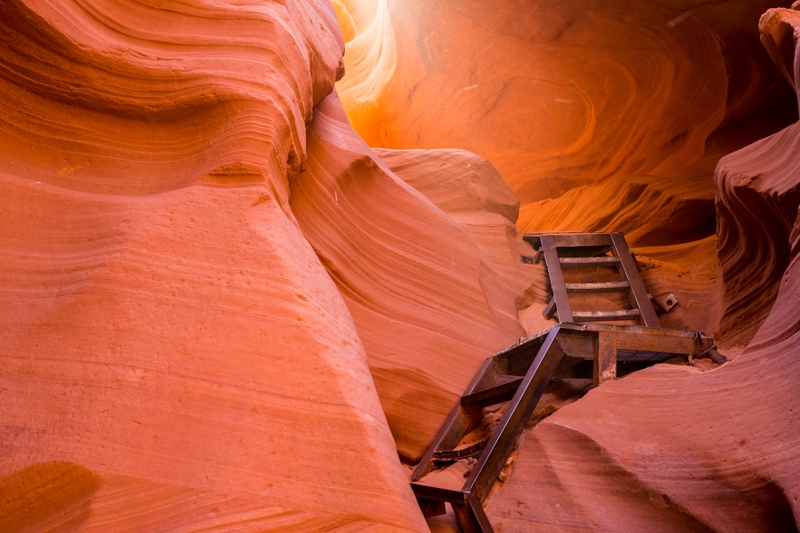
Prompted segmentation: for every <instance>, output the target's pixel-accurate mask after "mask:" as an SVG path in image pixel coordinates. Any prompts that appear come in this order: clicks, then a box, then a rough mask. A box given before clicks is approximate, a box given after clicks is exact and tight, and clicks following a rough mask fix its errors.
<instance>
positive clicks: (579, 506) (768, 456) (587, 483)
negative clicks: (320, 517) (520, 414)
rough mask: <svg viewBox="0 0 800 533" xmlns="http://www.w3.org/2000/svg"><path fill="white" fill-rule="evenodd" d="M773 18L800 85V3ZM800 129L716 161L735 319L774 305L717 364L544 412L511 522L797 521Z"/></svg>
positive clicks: (493, 511) (507, 505)
mask: <svg viewBox="0 0 800 533" xmlns="http://www.w3.org/2000/svg"><path fill="white" fill-rule="evenodd" d="M798 7H800V5H798V4H795V9H797V8H798ZM761 28H762V32H763V34H764V39H765V40H767V42H770V41H773V40H774V41H773V42H780V43H781V45H780V46H779V47H775V48H779V49H780V50H781V59H782V60H784V61H786V63H787V64H793V65H795V67H794V75H793V76H794V77H793V85H794V86H797V82H798V80H799V79H800V77H799V76H800V72H798V67H797V65H798V62H797V59H796V58H798V57H800V47H798V43H797V38H796V37H794V36H796V35H798V34H799V33H800V31H798V30H800V17H798V11H793V10H771V11H769V12H768V13H767V14H766V15H765V16H764V18H763V19H762V23H761ZM787 36H792V37H791V39H790V41H789V44H790V45H791V47H787V42H786V41H785V38H786V37H787ZM787 48H788V49H789V50H790V51H791V57H786V56H785V55H783V54H785V53H786V50H787ZM798 143H800V132H798V130H797V126H796V125H795V126H791V127H789V128H787V129H785V130H783V131H782V132H780V133H778V134H776V135H773V136H771V137H768V138H766V139H764V140H762V141H759V142H757V143H755V144H753V145H751V146H748V147H747V148H745V149H743V150H740V151H738V152H735V153H733V154H730V155H729V156H727V157H725V158H723V159H722V161H721V162H720V164H719V166H718V168H717V173H716V179H717V192H718V197H717V208H718V212H719V214H720V226H719V253H720V256H719V261H720V270H721V283H722V286H723V287H724V289H725V291H726V299H725V304H726V306H727V307H726V309H725V315H724V321H723V324H727V325H728V327H732V328H738V331H739V332H740V335H742V336H746V335H747V331H748V330H750V329H752V328H754V327H757V326H758V325H759V324H760V322H761V320H762V317H763V316H764V315H766V320H765V321H764V322H763V325H761V326H760V328H759V329H758V332H757V333H756V334H755V337H754V338H753V339H752V341H751V342H750V343H749V345H748V347H747V348H746V349H745V350H744V352H743V353H742V354H741V355H740V356H739V357H737V358H736V359H735V360H734V361H732V362H730V363H728V364H726V365H724V366H722V367H720V368H717V369H714V370H712V371H709V372H705V373H703V372H701V371H699V370H697V369H694V368H688V367H674V366H666V365H663V366H657V367H654V368H652V369H649V370H645V371H642V372H639V373H636V374H634V375H631V376H629V377H626V378H624V379H622V380H619V381H616V382H607V383H605V384H603V386H601V387H599V388H598V389H595V390H594V391H592V392H590V393H589V394H588V395H587V396H586V397H585V398H584V399H583V400H581V401H579V402H576V403H574V404H572V405H569V406H567V407H564V408H563V409H561V410H560V411H559V412H558V413H556V414H555V415H553V416H552V417H550V418H549V419H547V420H546V421H544V422H542V423H541V424H539V425H538V426H537V427H536V428H535V429H533V430H532V431H530V432H528V433H527V435H526V436H525V440H524V441H523V443H522V444H521V446H520V449H519V456H518V460H517V462H516V463H515V467H514V471H513V473H512V474H511V476H510V477H509V481H508V482H506V483H505V484H504V485H502V486H501V487H499V488H498V489H497V490H496V491H495V492H494V493H493V495H492V497H491V499H490V503H489V506H488V513H489V516H490V517H491V518H492V520H493V521H494V523H496V524H498V526H499V528H502V530H503V531H507V532H511V531H531V530H537V531H562V530H570V529H576V530H577V529H580V530H586V529H589V530H603V531H608V530H613V531H622V530H637V531H638V530H651V529H658V530H659V531H797V524H798V523H800V505H798V501H799V499H800V482H799V480H800V460H798V454H797V450H798V448H797V446H798V444H797V443H798V442H800V402H799V401H798V399H797V395H796V391H797V390H798V388H800V360H799V359H798V357H797V354H798V353H800V321H798V313H797V309H796V307H797V301H798V297H799V296H800V292H798V291H799V290H800V289H799V288H800V217H798V214H799V212H798V210H799V209H800V198H798V196H797V193H796V191H797V189H798V186H800V178H798V162H797V154H798V153H799V152H798V149H797V148H798ZM784 265H786V267H784ZM773 291H774V292H773ZM770 292H773V294H774V293H777V299H775V300H774V305H772V301H771V299H770V298H769V293H770ZM745 308H746V309H745ZM770 308H771V309H770ZM767 313H768V314H767Z"/></svg>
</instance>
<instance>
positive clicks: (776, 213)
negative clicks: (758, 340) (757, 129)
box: [715, 9, 800, 343]
mask: <svg viewBox="0 0 800 533" xmlns="http://www.w3.org/2000/svg"><path fill="white" fill-rule="evenodd" d="M760 26H761V30H762V41H763V42H764V45H765V47H766V48H767V50H768V51H769V52H770V55H771V56H772V57H773V58H774V59H775V63H776V64H777V65H778V67H779V68H780V70H781V71H782V72H783V73H784V74H785V75H786V76H787V78H788V79H789V81H790V83H791V84H792V87H795V88H796V87H797V80H798V76H800V74H798V72H797V69H798V66H797V59H796V57H800V54H797V55H795V49H796V46H797V41H798V38H797V30H796V28H797V27H800V15H798V13H797V12H796V11H793V10H785V9H784V10H770V11H769V12H767V13H766V14H765V15H764V17H763V18H762V19H761V24H760ZM790 73H791V74H790ZM798 143H800V124H793V125H792V126H789V127H788V128H786V129H784V130H782V131H780V132H778V133H776V134H775V135H773V136H771V137H769V138H766V139H763V140H761V141H759V142H757V143H754V144H752V145H750V146H748V147H746V148H744V149H742V150H740V151H738V152H735V153H733V154H730V155H729V156H726V157H724V158H723V159H722V160H721V161H720V163H719V166H718V167H717V172H716V174H715V183H716V188H717V202H716V203H717V219H718V220H719V231H718V236H719V240H718V242H717V248H718V254H719V258H720V272H721V275H722V281H723V291H724V294H723V296H722V300H723V304H724V306H725V314H724V316H723V319H722V323H721V325H720V334H721V335H724V336H725V337H727V338H729V339H731V340H737V341H739V342H741V343H746V342H747V341H749V340H750V339H751V338H752V336H753V335H754V334H755V332H756V331H758V328H759V326H760V325H761V323H762V322H763V321H764V319H765V318H766V316H767V314H768V313H769V311H770V308H771V306H772V303H773V302H774V300H775V296H776V294H777V292H778V286H779V284H780V281H781V277H782V276H783V273H784V271H785V270H786V267H787V266H788V264H789V255H790V253H789V248H790V246H789V233H790V231H791V229H792V225H793V224H794V222H795V219H796V218H797V206H798V204H800V190H799V189H798V180H797V175H798V173H800V151H799V150H798Z"/></svg>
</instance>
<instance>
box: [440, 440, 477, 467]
mask: <svg viewBox="0 0 800 533" xmlns="http://www.w3.org/2000/svg"><path fill="white" fill-rule="evenodd" d="M488 442H489V439H484V440H482V441H480V442H476V443H475V444H471V445H470V446H466V447H464V448H461V449H460V450H443V451H440V452H433V460H434V461H448V462H452V461H458V460H459V459H464V458H465V457H472V456H474V455H477V454H478V453H479V452H480V451H482V450H483V449H484V448H486V444H487V443H488Z"/></svg>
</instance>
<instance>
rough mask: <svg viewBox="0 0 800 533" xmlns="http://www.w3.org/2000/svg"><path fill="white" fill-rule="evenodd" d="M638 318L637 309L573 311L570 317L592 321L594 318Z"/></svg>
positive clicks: (575, 319) (581, 320)
mask: <svg viewBox="0 0 800 533" xmlns="http://www.w3.org/2000/svg"><path fill="white" fill-rule="evenodd" d="M636 318H639V310H638V309H623V310H621V311H573V312H572V319H573V320H574V321H575V322H594V321H596V320H632V319H636Z"/></svg>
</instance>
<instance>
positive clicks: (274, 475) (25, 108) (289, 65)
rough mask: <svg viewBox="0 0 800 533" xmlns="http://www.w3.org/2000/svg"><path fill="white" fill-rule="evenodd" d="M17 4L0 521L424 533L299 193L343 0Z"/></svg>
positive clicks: (10, 35) (2, 180) (1, 125)
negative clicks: (296, 211)
mask: <svg viewBox="0 0 800 533" xmlns="http://www.w3.org/2000/svg"><path fill="white" fill-rule="evenodd" d="M0 13H2V16H0V35H2V37H0V204H2V207H1V208H0V257H2V258H3V259H2V261H0V369H2V370H0V405H2V409H0V435H1V437H0V488H1V489H2V490H0V530H3V531H17V530H23V531H24V530H29V531H40V530H44V529H49V528H71V529H78V530H83V531H179V530H189V529H191V530H199V529H211V530H225V531H234V530H235V531H265V530H271V531H272V530H284V531H286V530H292V531H296V530H305V531H319V530H328V529H333V528H337V527H351V528H370V527H373V528H378V529H380V530H381V531H383V530H395V531H422V530H424V529H425V523H424V521H423V520H422V516H421V514H420V512H419V509H418V508H417V506H416V503H415V501H414V498H413V496H412V494H411V491H410V488H409V487H408V484H407V482H406V477H405V472H404V471H403V469H402V466H401V465H400V463H399V461H398V458H397V452H396V449H395V444H394V441H393V439H392V435H391V433H390V429H389V426H388V425H387V422H386V418H385V416H384V414H383V411H382V409H381V405H380V403H379V399H378V395H377V393H376V390H375V386H374V384H373V379H372V377H371V375H370V372H369V367H368V362H367V358H366V356H365V352H364V348H363V345H362V342H361V340H360V338H359V336H358V333H357V331H356V328H355V325H354V322H353V319H352V317H351V315H350V313H349V311H348V308H347V307H346V305H345V302H344V301H343V299H342V297H341V295H340V293H339V291H338V290H337V287H336V285H335V284H334V283H333V281H331V279H330V277H329V276H328V274H327V272H326V271H325V268H324V267H323V266H322V264H321V263H320V262H319V260H318V258H317V256H316V255H315V253H314V251H313V249H312V248H311V246H310V245H309V244H308V241H307V240H306V239H305V238H304V237H303V235H302V233H301V232H300V229H299V228H298V226H297V223H296V221H295V219H294V217H293V215H292V214H291V211H290V206H289V203H288V197H289V187H288V181H287V177H288V176H289V175H291V174H292V173H293V172H296V171H298V170H299V169H300V168H302V167H303V166H304V165H305V154H306V146H305V143H306V130H305V123H306V122H307V121H308V120H310V119H311V116H312V108H313V106H314V105H315V103H317V102H318V101H319V100H321V99H322V98H324V97H325V96H326V95H327V94H328V93H329V92H330V91H331V90H332V86H333V82H334V80H335V79H336V78H337V76H338V75H339V74H341V65H340V59H341V53H342V48H343V43H342V39H341V36H340V35H339V33H338V29H337V26H336V20H335V17H334V13H333V10H332V9H331V8H330V6H329V5H328V4H327V3H326V2H322V1H319V2H313V1H312V2H294V1H290V2H267V3H261V2H258V3H255V2H236V3H221V2H211V1H209V2H205V1H203V2H191V3H186V2H183V3H165V2H158V1H146V2H100V1H92V0H88V1H75V2H72V1H66V2H49V1H46V0H41V1H35V0H31V1H21V0H9V1H7V2H3V3H2V4H1V5H0Z"/></svg>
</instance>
